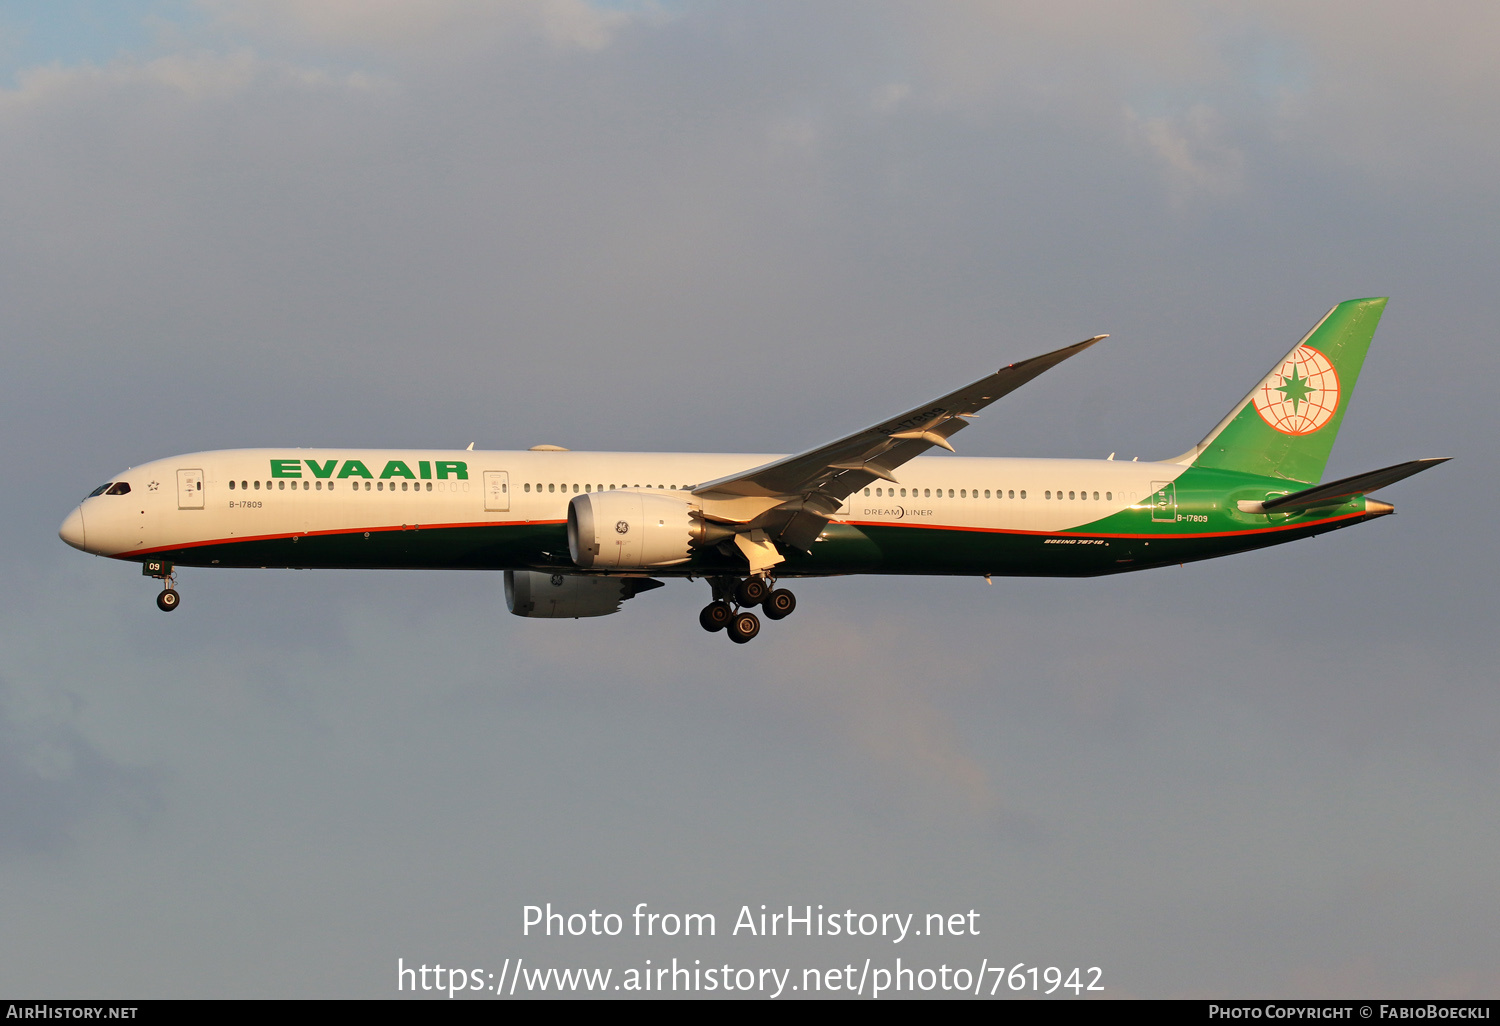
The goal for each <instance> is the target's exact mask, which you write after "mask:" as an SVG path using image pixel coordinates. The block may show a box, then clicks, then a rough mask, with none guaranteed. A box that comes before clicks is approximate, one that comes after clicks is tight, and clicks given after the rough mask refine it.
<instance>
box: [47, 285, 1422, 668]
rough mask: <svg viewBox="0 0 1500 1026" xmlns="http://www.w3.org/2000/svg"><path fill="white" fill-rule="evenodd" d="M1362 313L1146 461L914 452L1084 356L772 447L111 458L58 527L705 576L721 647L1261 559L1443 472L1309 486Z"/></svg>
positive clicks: (552, 581)
mask: <svg viewBox="0 0 1500 1026" xmlns="http://www.w3.org/2000/svg"><path fill="white" fill-rule="evenodd" d="M1385 305H1386V299H1384V298H1375V299H1356V300H1350V301H1348V302H1344V303H1340V304H1338V305H1337V306H1335V307H1334V308H1333V309H1331V310H1329V311H1328V313H1327V314H1325V315H1324V316H1323V318H1322V319H1321V320H1320V321H1318V323H1317V324H1316V325H1314V327H1313V329H1312V330H1311V331H1309V332H1308V333H1307V334H1306V335H1305V336H1304V337H1303V338H1302V340H1301V341H1300V342H1298V343H1297V344H1296V345H1295V346H1293V347H1292V350H1291V351H1290V352H1289V353H1287V355H1286V356H1285V357H1283V358H1282V359H1281V360H1280V361H1278V362H1277V363H1276V365H1275V366H1274V367H1272V369H1271V371H1270V372H1269V373H1268V374H1267V375H1266V376H1265V377H1264V378H1262V379H1261V380H1260V381H1259V382H1258V383H1257V384H1256V386H1255V387H1254V388H1253V389H1251V390H1250V393H1249V394H1248V395H1246V396H1245V398H1244V399H1242V400H1241V401H1240V402H1239V404H1238V405H1236V406H1235V407H1234V408H1233V409H1232V410H1230V411H1229V413H1228V415H1227V416H1225V417H1224V419H1223V420H1222V421H1220V422H1219V424H1218V425H1217V426H1216V427H1214V429H1213V430H1212V431H1210V432H1209V433H1208V435H1207V436H1206V437H1205V438H1204V439H1203V440H1202V441H1201V442H1199V443H1198V444H1197V445H1195V446H1193V447H1192V448H1191V449H1189V450H1188V451H1187V452H1185V453H1183V454H1182V455H1180V456H1177V457H1175V458H1173V459H1169V460H1163V461H1159V462H1144V463H1143V462H1140V461H1139V460H1132V461H1124V460H1116V459H1115V458H1114V454H1113V453H1111V454H1110V457H1109V458H1108V459H1105V460H1064V459H1003V458H1001V459H994V458H976V457H956V458H927V459H922V458H920V457H921V456H922V454H923V453H926V452H928V450H930V449H933V448H934V447H936V448H941V449H946V450H949V451H950V452H951V451H954V446H953V443H952V439H953V437H954V436H955V435H956V434H957V433H958V432H959V431H961V430H963V429H964V428H966V427H968V426H969V421H970V419H971V418H973V417H974V416H975V415H976V414H978V413H979V412H980V411H981V410H983V409H984V408H985V407H987V406H989V405H990V404H991V403H993V402H995V401H996V400H998V399H1000V398H1001V397H1003V396H1005V395H1006V394H1008V393H1009V392H1011V391H1014V390H1015V389H1017V388H1019V387H1020V386H1021V385H1024V384H1025V383H1026V382H1028V381H1030V380H1031V379H1033V378H1035V377H1037V376H1038V375H1039V374H1041V373H1042V372H1044V371H1046V370H1049V369H1050V368H1052V367H1054V366H1056V365H1057V364H1059V363H1061V362H1063V361H1064V360H1067V359H1069V358H1071V357H1073V356H1076V355H1077V354H1079V353H1081V352H1083V351H1084V350H1085V349H1088V348H1089V347H1091V346H1093V345H1095V344H1096V343H1098V342H1099V341H1100V340H1102V339H1104V338H1107V337H1108V336H1106V335H1096V336H1094V337H1092V338H1087V339H1084V340H1083V341H1082V342H1079V343H1077V344H1075V345H1071V346H1067V347H1066V348H1063V349H1058V350H1056V351H1054V352H1051V353H1046V354H1044V355H1041V356H1037V357H1033V358H1031V359H1029V360H1022V361H1020V362H1019V363H1014V364H1011V365H1009V366H1007V367H1003V368H1001V369H1000V370H999V371H997V372H996V373H994V374H990V375H988V376H986V377H983V378H980V379H979V380H978V381H975V382H973V383H972V384H969V385H966V386H964V387H963V388H960V389H958V390H957V391H955V392H950V393H949V394H947V395H945V396H941V397H939V398H937V399H934V400H932V401H931V402H927V403H923V404H922V405H920V406H918V407H916V408H915V409H912V410H908V411H906V412H904V413H901V414H898V415H897V416H895V417H893V418H891V419H889V420H884V421H881V422H879V423H877V424H875V425H873V426H871V427H868V428H866V429H864V430H863V431H859V432H856V433H854V434H852V435H848V436H847V437H844V438H840V439H837V440H836V441H832V442H829V443H827V444H826V445H820V446H818V447H817V448H814V449H809V450H807V451H806V452H802V453H798V454H796V455H791V456H775V455H749V454H741V453H627V452H572V451H569V450H567V449H564V448H562V447H560V446H555V445H538V446H534V447H532V448H531V449H529V450H526V451H524V452H520V451H517V452H486V451H482V450H481V451H475V450H474V448H473V445H472V443H471V444H470V446H469V448H468V449H464V450H458V451H444V450H384V449H381V450H365V449H299V448H275V449H231V450H223V451H217V452H198V453H191V454H188V455H185V456H174V457H171V458H170V459H164V460H157V461H154V462H151V463H146V464H142V465H141V466H138V467H132V468H130V469H129V470H127V471H124V472H122V473H120V474H116V475H114V476H113V477H111V479H110V480H109V481H107V482H105V483H104V484H102V485H100V486H99V487H98V488H96V489H94V490H93V491H92V492H90V493H89V495H88V497H87V498H85V499H84V500H83V501H82V502H81V503H80V504H79V506H78V507H77V508H76V509H74V510H73V511H72V512H71V513H70V514H68V516H67V519H66V520H64V521H63V524H62V527H61V529H60V530H59V532H58V533H59V535H60V536H61V538H62V540H63V541H65V542H67V543H68V544H69V545H71V546H73V547H74V548H77V549H81V550H83V551H85V552H91V553H94V554H97V555H102V556H109V557H111V558H114V559H120V560H127V561H130V562H136V563H140V564H141V566H142V573H143V574H144V575H146V576H149V577H154V578H157V579H159V580H161V582H162V590H161V592H160V594H159V595H158V596H157V600H156V601H157V605H158V606H159V607H160V608H161V609H162V610H163V611H167V612H170V611H172V610H174V609H176V608H177V607H178V604H179V601H180V598H179V595H178V592H177V590H176V588H175V586H174V585H175V583H176V568H177V567H181V566H194V567H262V568H266V567H287V568H293V567H295V568H314V567H330V568H385V569H397V568H400V569H471V570H501V571H503V572H504V580H505V599H506V605H507V607H508V608H509V610H510V612H512V613H514V614H516V615H517V616H523V617H546V618H575V619H576V618H579V617H586V616H604V615H607V614H611V613H614V612H617V611H618V610H619V609H620V606H621V604H622V603H623V602H624V601H626V600H628V599H630V598H633V597H634V596H636V595H638V594H640V593H642V592H644V591H648V590H651V589H654V588H659V587H661V586H662V585H663V578H691V579H702V580H704V581H706V582H707V583H708V585H709V587H710V589H711V591H712V600H711V601H710V602H709V604H708V605H707V606H705V607H704V608H703V610H702V612H701V613H700V614H699V622H700V624H701V625H702V626H703V628H704V629H705V630H708V631H711V632H716V631H724V632H725V633H726V634H727V636H728V637H729V639H730V640H731V641H733V642H735V643H738V644H744V643H746V642H748V641H750V640H751V639H753V638H754V637H756V636H757V635H758V634H759V633H760V630H761V623H760V618H759V617H758V616H757V615H756V614H755V613H754V612H753V610H754V609H756V608H759V609H760V611H761V613H762V615H764V616H765V617H766V618H767V619H768V620H780V619H782V618H783V617H785V616H787V615H788V614H790V613H791V612H792V611H793V609H795V608H796V597H795V595H794V594H793V593H792V592H791V591H790V590H788V589H787V588H785V587H783V586H782V585H783V584H784V583H785V582H786V581H788V580H794V579H797V578H805V577H824V576H836V575H842V574H924V575H967V576H973V577H984V578H985V579H986V580H990V579H991V578H992V577H994V576H1010V577H1090V576H1098V575H1102V574H1114V573H1123V572H1127V571H1134V570H1145V569H1149V568H1151V567H1159V566H1168V565H1175V564H1180V563H1187V562H1190V561H1195V560H1200V559H1211V558H1214V557H1217V556H1225V555H1229V554H1231V553H1235V552H1243V551H1246V550H1249V549H1256V548H1261V547H1264V546H1268V545H1278V544H1281V543H1284V542H1289V541H1295V540H1297V539H1299V538H1307V537H1311V536H1313V535H1317V534H1322V533H1324V532H1327V531H1334V530H1338V529H1340V528H1344V527H1349V526H1351V525H1353V524H1359V523H1363V522H1365V521H1367V520H1373V519H1376V518H1377V517H1382V516H1385V515H1387V514H1389V513H1392V512H1394V507H1393V506H1391V505H1390V504H1389V503H1386V502H1383V501H1380V500H1378V499H1374V498H1371V497H1369V494H1368V493H1370V492H1372V491H1374V490H1375V489H1377V488H1381V487H1384V486H1386V485H1389V484H1393V483H1395V482H1397V481H1400V480H1402V479H1404V478H1406V477H1409V476H1411V475H1412V474H1416V473H1419V472H1421V471H1424V470H1428V469H1430V468H1432V467H1434V466H1436V465H1438V464H1439V463H1443V462H1445V459H1441V458H1437V459H1418V460H1412V461H1409V462H1406V463H1400V464H1397V465H1395V466H1391V467H1386V468H1383V469H1381V470H1376V471H1371V472H1369V473H1364V474H1357V475H1354V476H1353V477H1346V478H1341V479H1339V480H1336V481H1331V482H1328V483H1326V484H1325V483H1321V481H1322V476H1323V469H1324V466H1325V464H1326V463H1327V461H1328V454H1329V451H1330V449H1331V448H1332V446H1333V441H1334V438H1335V436H1336V435H1337V433H1338V430H1339V427H1340V425H1341V424H1342V422H1343V418H1344V413H1345V412H1346V410H1347V408H1348V402H1349V396H1350V393H1351V392H1352V391H1353V389H1354V385H1355V382H1356V380H1357V379H1358V377H1359V372H1360V368H1361V366H1362V365H1363V363H1364V359H1365V354H1366V352H1367V350H1368V349H1369V345H1370V341H1371V339H1372V338H1373V337H1374V333H1375V328H1376V325H1377V324H1378V323H1379V320H1380V316H1381V314H1382V312H1383V311H1384V309H1385Z"/></svg>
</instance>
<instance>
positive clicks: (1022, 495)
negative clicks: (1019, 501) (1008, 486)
mask: <svg viewBox="0 0 1500 1026" xmlns="http://www.w3.org/2000/svg"><path fill="white" fill-rule="evenodd" d="M1021 498H1023V499H1024V498H1026V489H1024V488H1022V489H1021Z"/></svg>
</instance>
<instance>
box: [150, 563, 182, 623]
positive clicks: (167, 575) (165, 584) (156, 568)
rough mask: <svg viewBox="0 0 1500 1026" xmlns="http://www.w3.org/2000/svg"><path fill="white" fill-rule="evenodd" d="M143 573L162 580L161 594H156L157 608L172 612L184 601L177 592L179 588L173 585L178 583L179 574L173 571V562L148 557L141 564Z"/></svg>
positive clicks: (164, 611)
mask: <svg viewBox="0 0 1500 1026" xmlns="http://www.w3.org/2000/svg"><path fill="white" fill-rule="evenodd" d="M141 574H142V575H143V576H145V577H155V578H156V579H157V580H159V581H161V594H159V595H157V596H156V608H157V609H160V610H161V611H162V612H163V613H170V612H171V611H172V610H174V609H176V608H177V605H178V603H180V602H181V601H182V596H181V595H179V594H177V589H176V588H174V587H172V585H174V584H176V583H177V575H176V574H175V573H173V572H172V564H171V563H168V562H166V561H165V560H160V559H148V560H146V562H144V563H142V564H141Z"/></svg>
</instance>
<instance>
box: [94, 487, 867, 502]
mask: <svg viewBox="0 0 1500 1026" xmlns="http://www.w3.org/2000/svg"><path fill="white" fill-rule="evenodd" d="M105 487H108V486H107V485H106V486H105ZM94 494H95V495H98V494H99V493H98V492H95V493H94ZM869 497H870V489H868V488H866V489H865V498H867V499H868V498H869Z"/></svg>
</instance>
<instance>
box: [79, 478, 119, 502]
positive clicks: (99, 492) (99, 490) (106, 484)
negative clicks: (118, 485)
mask: <svg viewBox="0 0 1500 1026" xmlns="http://www.w3.org/2000/svg"><path fill="white" fill-rule="evenodd" d="M112 484H114V482H113V481H106V482H104V483H103V484H102V485H100V486H99V487H98V488H95V489H94V490H93V491H91V492H89V493H88V495H86V496H84V498H86V499H92V498H93V497H94V496H96V495H103V494H104V490H105V489H106V488H108V487H109V486H110V485H112Z"/></svg>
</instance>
